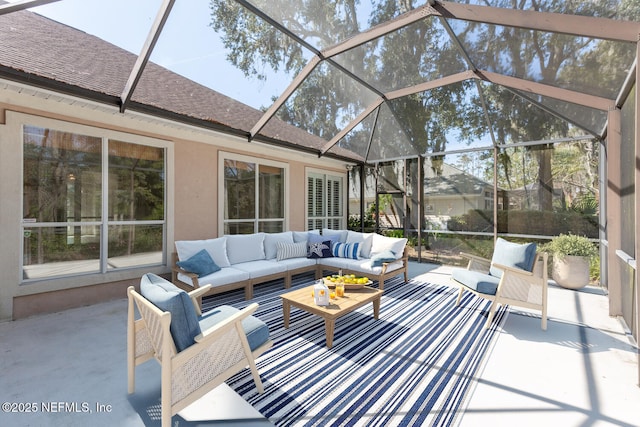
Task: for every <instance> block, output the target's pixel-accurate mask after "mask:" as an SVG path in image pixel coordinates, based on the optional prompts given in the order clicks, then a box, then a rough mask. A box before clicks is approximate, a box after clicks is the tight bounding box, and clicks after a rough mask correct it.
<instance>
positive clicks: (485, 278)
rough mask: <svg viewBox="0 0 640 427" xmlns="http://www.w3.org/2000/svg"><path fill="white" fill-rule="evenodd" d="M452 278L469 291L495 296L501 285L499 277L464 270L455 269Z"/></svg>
mask: <svg viewBox="0 0 640 427" xmlns="http://www.w3.org/2000/svg"><path fill="white" fill-rule="evenodd" d="M451 277H452V278H453V279H454V280H455V281H457V282H459V283H462V284H463V285H465V286H466V287H468V288H469V289H473V290H474V291H476V292H480V293H482V294H487V295H495V294H496V291H497V290H498V284H499V283H500V278H499V277H496V276H491V275H489V274H484V273H481V272H479V271H471V270H466V269H462V268H455V269H453V270H452V272H451Z"/></svg>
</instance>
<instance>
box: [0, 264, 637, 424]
mask: <svg viewBox="0 0 640 427" xmlns="http://www.w3.org/2000/svg"><path fill="white" fill-rule="evenodd" d="M449 273H450V267H445V266H436V265H432V264H418V263H413V262H412V263H410V270H409V274H410V277H419V278H420V279H421V280H425V281H430V282H433V283H441V284H449ZM607 304H608V302H607V298H606V292H605V291H604V290H603V289H600V288H598V287H587V288H585V289H583V290H580V291H571V290H566V289H562V288H560V287H558V286H555V285H553V284H552V285H550V289H549V325H548V329H547V331H542V330H541V328H540V319H539V316H538V315H536V314H535V313H529V312H526V311H524V310H520V309H517V308H512V309H511V312H510V314H509V315H508V316H507V319H506V321H505V323H504V324H503V326H502V328H501V330H500V332H499V336H498V339H497V341H496V344H495V346H494V348H493V350H492V352H491V354H490V355H489V357H488V358H487V361H486V365H485V367H484V370H483V372H482V375H481V377H480V379H479V381H478V382H477V384H475V385H474V389H473V390H472V391H471V393H470V395H469V398H468V401H467V402H466V409H465V411H464V413H462V414H461V415H460V418H459V421H460V424H459V425H460V426H463V427H470V426H481V425H482V426H484V425H491V426H492V427H495V426H516V425H517V426H534V425H536V426H539V425H553V426H556V425H561V426H609V425H611V426H638V425H640V387H638V351H637V348H636V346H635V345H634V343H633V340H632V339H631V335H630V334H629V333H628V331H625V330H624V328H623V327H622V325H621V323H620V322H619V320H618V319H615V318H611V317H609V316H608V314H607V312H608V311H607ZM126 305H127V302H126V299H125V298H123V299H121V300H117V301H111V302H106V303H101V304H96V305H93V306H90V307H82V308H77V309H72V310H67V311H64V312H60V313H54V314H49V315H43V316H35V317H31V318H28V319H24V320H19V321H15V322H5V323H0V372H1V374H0V402H3V408H2V409H3V410H2V411H0V426H86V425H91V426H143V425H158V422H157V415H158V414H157V413H153V412H149V411H147V408H148V407H149V402H154V401H155V399H157V397H158V396H159V372H160V370H159V367H158V364H157V363H153V362H150V363H146V364H144V365H142V366H140V367H138V370H137V375H136V379H137V383H136V393H135V394H133V395H127V378H126V360H125V357H126ZM462 309H463V308H462ZM219 393H221V394H222V395H224V397H225V398H228V399H231V400H230V401H226V402H225V404H224V405H220V404H218V403H214V402H216V401H218V402H219V400H216V399H219V397H216V396H205V398H203V399H202V401H201V402H199V403H200V404H199V405H196V406H197V408H196V407H194V408H193V409H192V413H193V414H198V413H200V412H204V413H205V417H212V416H215V414H219V413H220V412H221V411H222V409H225V410H228V409H230V408H235V410H236V411H237V413H239V414H243V415H244V417H245V418H244V419H238V420H236V421H220V422H218V423H206V424H207V425H214V424H215V425H225V426H229V425H238V426H240V425H241V426H252V425H256V426H258V425H269V423H268V421H266V420H265V419H264V418H262V417H261V416H260V414H258V413H256V412H254V411H252V408H251V407H247V404H246V402H244V401H240V402H236V401H234V395H235V393H233V392H231V391H230V390H221V391H220V392H219ZM235 396H237V395H235ZM5 402H8V403H9V405H7V404H6V403H5ZM7 409H8V410H9V411H7ZM14 410H15V411H16V412H13V411H14ZM28 411H31V412H28ZM43 411H44V412H43ZM34 412H35V413H34ZM187 415H191V414H187ZM180 425H203V424H202V423H198V422H192V423H180Z"/></svg>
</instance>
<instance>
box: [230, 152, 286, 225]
mask: <svg viewBox="0 0 640 427" xmlns="http://www.w3.org/2000/svg"><path fill="white" fill-rule="evenodd" d="M225 160H235V161H240V162H246V163H255V164H256V165H265V166H273V167H277V168H282V169H283V170H284V223H283V226H282V227H283V230H289V199H290V194H289V188H290V187H289V175H290V173H289V164H288V163H285V162H279V161H276V160H269V159H264V158H262V157H253V156H247V155H244V154H238V153H233V152H230V151H219V152H218V236H223V235H224V204H225V200H224V195H225V192H224V162H225ZM257 208H258V206H257V205H256V209H257ZM254 221H255V219H254ZM264 221H269V220H268V219H265V220H264Z"/></svg>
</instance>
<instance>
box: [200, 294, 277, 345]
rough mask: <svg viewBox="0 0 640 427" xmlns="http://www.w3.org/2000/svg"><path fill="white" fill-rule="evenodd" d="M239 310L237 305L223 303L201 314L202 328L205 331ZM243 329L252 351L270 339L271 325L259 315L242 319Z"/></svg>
mask: <svg viewBox="0 0 640 427" xmlns="http://www.w3.org/2000/svg"><path fill="white" fill-rule="evenodd" d="M239 311H240V310H238V309H237V308H235V307H231V306H230V305H221V306H219V307H216V308H213V309H211V310H209V311H207V312H206V313H204V314H203V315H202V316H200V319H199V321H200V328H201V329H202V330H203V331H206V330H207V329H209V328H210V327H212V326H214V325H216V324H218V323H220V322H222V321H223V320H225V319H227V318H229V317H230V316H233V315H234V314H236V313H237V312H239ZM242 329H243V330H244V333H245V335H246V336H247V341H248V342H249V348H251V351H253V350H255V349H256V348H258V347H260V346H261V345H262V344H264V343H265V342H267V340H268V339H269V327H268V326H267V324H266V323H264V322H263V321H262V320H260V319H258V318H257V317H254V316H249V317H247V318H246V319H244V320H243V321H242Z"/></svg>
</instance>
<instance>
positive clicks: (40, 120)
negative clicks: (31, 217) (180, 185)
mask: <svg viewBox="0 0 640 427" xmlns="http://www.w3.org/2000/svg"><path fill="white" fill-rule="evenodd" d="M7 116H8V119H7V122H8V126H10V127H12V130H11V132H12V133H13V134H15V135H20V150H21V151H20V159H21V165H20V185H21V186H22V185H23V183H24V132H23V129H24V127H25V126H37V127H42V128H49V129H55V130H57V131H61V132H70V133H78V134H82V135H86V136H90V137H96V138H101V139H102V146H103V150H104V149H105V147H107V146H108V145H107V144H108V140H109V139H114V140H119V141H123V142H129V143H132V144H140V145H148V146H152V147H158V148H163V149H164V152H165V174H166V176H165V201H164V204H165V213H164V214H165V217H164V220H163V221H154V222H157V223H164V239H163V240H164V242H163V248H162V264H161V265H164V266H167V265H168V262H169V260H168V255H167V254H168V246H169V244H170V242H171V244H172V242H173V240H174V227H173V222H172V221H170V218H173V217H174V208H173V205H174V184H173V183H174V169H173V164H174V147H173V143H172V142H171V141H168V140H163V139H159V138H152V137H149V136H143V135H138V134H134V133H127V132H122V131H116V130H112V129H107V128H102V127H100V128H99V127H93V126H89V125H84V124H80V123H74V122H69V121H63V120H57V119H51V118H48V117H42V116H33V115H30V114H25V113H19V112H15V111H11V112H7ZM9 116H10V118H11V119H9ZM103 153H104V151H103ZM106 157H107V156H103V163H104V162H105V158H106ZM104 167H105V165H104V164H103V173H108V170H104ZM102 185H103V190H102V191H103V195H104V194H108V179H107V180H106V181H105V180H104V179H103V184H102ZM21 188H22V187H21ZM20 193H21V196H20V218H21V221H20V227H19V239H18V241H19V248H20V252H19V265H18V269H19V277H20V283H21V284H31V283H36V282H40V283H41V282H43V281H56V280H61V279H63V280H64V278H65V277H72V276H91V275H101V276H104V275H119V274H120V272H121V271H122V270H125V268H122V269H116V270H111V269H108V268H106V258H104V259H102V258H101V259H100V271H99V272H90V273H77V274H70V275H66V276H60V275H57V276H52V277H50V278H36V279H25V278H24V273H23V268H24V239H23V238H22V236H23V229H24V226H31V225H32V224H31V223H30V222H29V221H25V219H24V218H23V214H24V213H23V210H22V209H23V208H22V206H24V194H23V192H22V191H20ZM105 210H106V208H105V204H104V203H103V220H102V221H100V224H101V226H102V227H105V226H104V225H103V224H106V227H108V225H109V221H107V220H106V218H107V217H106V216H105V215H106V212H105ZM65 225H66V223H65ZM103 231H104V230H103ZM107 243H108V242H107V239H102V242H101V245H102V247H101V253H102V254H104V256H105V257H106V256H107V255H106V254H107V253H108V252H107V251H106V245H107ZM146 267H148V266H133V267H131V268H128V269H137V268H146Z"/></svg>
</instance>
